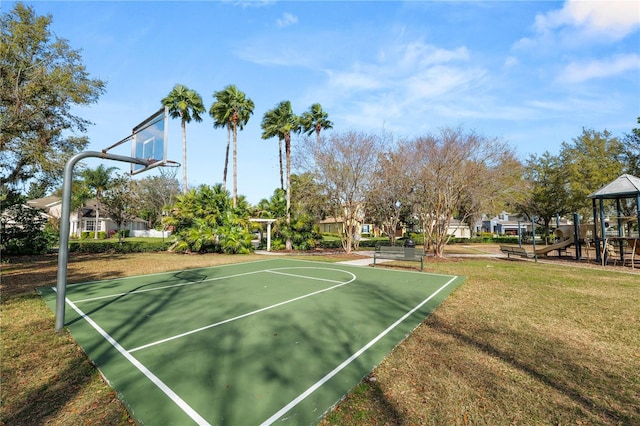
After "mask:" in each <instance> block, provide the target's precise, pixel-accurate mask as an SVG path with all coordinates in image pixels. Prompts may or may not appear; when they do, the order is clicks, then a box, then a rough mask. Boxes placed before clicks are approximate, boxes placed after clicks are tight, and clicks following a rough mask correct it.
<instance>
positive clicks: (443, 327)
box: [427, 315, 638, 424]
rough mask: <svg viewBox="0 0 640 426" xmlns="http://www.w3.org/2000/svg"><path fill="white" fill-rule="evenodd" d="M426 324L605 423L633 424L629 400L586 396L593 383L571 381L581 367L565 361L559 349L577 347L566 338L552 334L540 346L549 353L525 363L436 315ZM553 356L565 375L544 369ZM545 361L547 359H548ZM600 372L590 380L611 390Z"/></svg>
mask: <svg viewBox="0 0 640 426" xmlns="http://www.w3.org/2000/svg"><path fill="white" fill-rule="evenodd" d="M427 326H428V327H429V328H430V329H433V330H434V331H436V332H437V333H442V334H443V335H448V336H450V337H452V338H454V339H456V340H457V341H459V342H461V343H462V344H463V345H467V346H471V347H473V348H475V349H476V350H478V351H480V352H483V353H485V354H486V355H488V356H490V357H492V358H495V359H498V360H500V361H502V362H505V363H507V364H509V365H511V366H512V367H513V368H515V369H517V370H518V371H521V372H523V373H524V374H526V375H528V376H530V377H532V378H534V379H535V380H537V381H538V382H540V383H542V384H544V385H545V386H548V387H549V388H552V389H554V390H555V391H557V392H559V393H560V394H562V395H564V396H566V397H567V398H569V399H570V400H571V401H573V402H575V403H576V404H578V405H579V406H580V407H581V408H582V409H583V410H584V411H585V412H588V413H591V414H592V415H594V416H595V417H597V418H601V419H602V420H603V421H605V422H606V423H612V424H634V423H635V422H637V420H638V417H636V416H634V415H633V414H632V411H633V408H632V405H633V403H631V405H629V404H628V401H627V402H626V403H625V401H621V400H619V398H617V397H616V396H615V395H599V398H593V397H589V396H587V395H586V394H587V393H589V394H592V395H593V394H594V392H593V389H594V387H596V386H597V385H596V384H594V385H593V387H591V386H589V385H587V386H586V387H585V388H584V389H581V388H580V386H581V385H582V386H584V385H585V384H584V383H576V382H577V380H578V379H577V378H576V379H575V380H574V379H573V378H572V376H573V375H574V374H573V373H574V372H576V371H579V370H582V369H583V368H584V367H583V366H580V365H578V364H576V363H574V362H571V361H569V360H568V359H570V356H568V355H567V356H562V351H568V352H571V351H576V350H577V349H573V348H570V347H567V342H566V341H560V340H558V339H554V338H553V337H552V336H548V337H547V340H548V342H547V343H546V344H545V345H541V347H544V348H547V349H549V348H553V349H549V351H550V352H545V353H537V354H534V356H533V357H530V361H531V362H526V361H525V360H520V359H518V354H516V353H514V352H512V351H505V350H501V349H499V348H497V347H496V346H495V345H493V344H491V343H490V342H487V341H484V340H481V339H480V338H478V336H479V335H480V333H475V334H474V335H473V336H470V335H466V334H464V333H463V332H462V331H461V330H459V329H456V328H455V327H454V326H452V325H451V324H448V323H447V322H446V321H443V320H441V319H440V318H439V317H438V316H437V315H433V316H432V317H431V318H430V319H429V320H428V324H427ZM558 352H560V353H558ZM557 359H562V360H563V361H562V369H563V371H564V372H565V374H562V375H560V376H557V377H554V376H553V375H552V374H549V373H548V372H547V371H546V370H545V368H544V367H542V366H547V367H546V368H548V365H549V364H553V363H554V362H557ZM545 360H547V361H548V362H547V361H545ZM554 360H556V361H554ZM538 365H539V366H541V367H540V368H536V366H538ZM591 374H592V375H594V374H595V375H597V374H598V373H597V372H591ZM602 374H603V375H606V377H605V376H602V377H596V378H594V382H596V381H602V382H603V383H606V382H611V383H610V385H611V386H606V385H605V386H606V387H607V388H611V389H613V388H615V387H616V386H617V385H618V383H614V382H615V378H614V377H612V376H611V375H609V374H607V373H606V372H603V373H602ZM560 377H562V379H560ZM611 401H616V402H617V403H618V405H620V406H626V407H627V408H629V409H630V411H629V412H620V411H619V410H616V409H615V408H614V407H613V406H612V405H611ZM636 408H637V406H636ZM636 412H637V411H636Z"/></svg>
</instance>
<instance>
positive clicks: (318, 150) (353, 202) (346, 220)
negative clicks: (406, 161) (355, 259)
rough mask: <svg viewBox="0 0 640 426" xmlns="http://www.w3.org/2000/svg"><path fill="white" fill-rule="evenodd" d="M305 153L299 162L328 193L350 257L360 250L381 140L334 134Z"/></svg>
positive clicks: (309, 145) (310, 145)
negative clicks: (368, 193) (361, 235)
mask: <svg viewBox="0 0 640 426" xmlns="http://www.w3.org/2000/svg"><path fill="white" fill-rule="evenodd" d="M302 146H303V147H304V149H305V151H304V153H303V155H302V156H301V157H299V158H298V161H299V162H301V167H302V168H303V169H306V170H307V171H309V172H311V173H313V175H314V176H315V179H316V182H317V183H318V184H319V185H320V187H321V188H322V189H323V191H324V192H325V195H326V197H327V200H328V204H329V206H328V207H329V209H328V210H329V211H330V212H331V214H332V216H333V218H334V220H335V221H336V224H338V223H342V228H341V232H340V234H341V235H340V236H341V241H342V247H343V248H344V250H345V251H346V252H347V253H351V250H352V249H353V248H355V249H357V247H358V236H359V234H360V229H359V225H360V224H361V223H362V220H363V219H364V211H365V195H366V194H367V192H368V190H369V187H370V184H371V174H372V173H371V172H372V171H373V170H374V168H375V162H376V153H378V152H381V148H382V147H381V142H380V138H378V137H377V136H374V135H370V134H364V133H360V132H355V131H350V132H346V133H338V134H337V133H333V134H332V135H331V136H330V137H329V138H326V139H325V138H321V139H318V140H316V141H315V142H314V141H311V140H307V141H306V142H305V143H304V144H302Z"/></svg>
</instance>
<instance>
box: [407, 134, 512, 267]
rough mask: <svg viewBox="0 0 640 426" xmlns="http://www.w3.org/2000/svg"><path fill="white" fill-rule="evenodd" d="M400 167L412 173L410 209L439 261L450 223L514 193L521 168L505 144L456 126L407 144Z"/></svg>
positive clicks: (501, 201)
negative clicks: (402, 166) (403, 161)
mask: <svg viewBox="0 0 640 426" xmlns="http://www.w3.org/2000/svg"><path fill="white" fill-rule="evenodd" d="M407 148H408V149H407V154H408V157H406V164H407V167H409V169H410V170H411V172H412V174H413V178H412V180H413V183H414V187H413V192H412V194H413V197H414V199H413V205H414V213H415V214H416V215H417V216H418V218H419V221H420V224H421V228H422V231H423V234H424V240H425V251H426V250H427V249H432V250H433V253H434V255H435V256H437V257H442V253H443V249H444V246H445V245H446V244H447V243H448V242H449V240H450V238H451V235H450V233H449V232H450V225H451V223H452V220H453V219H458V220H460V222H461V223H469V221H470V219H471V218H473V217H474V216H476V215H477V214H478V213H480V212H483V211H485V210H487V209H491V207H492V206H491V204H494V206H493V207H494V208H495V203H497V202H500V203H504V202H506V201H507V200H508V199H509V198H510V197H511V195H512V194H513V193H516V192H517V187H516V186H515V185H516V183H517V182H518V181H519V177H520V176H521V167H519V162H518V161H517V160H516V159H515V155H514V153H513V152H512V151H511V149H510V148H509V147H508V145H507V144H506V143H505V142H502V141H500V140H497V139H488V138H486V137H484V136H482V135H478V134H476V133H474V132H464V131H463V129H462V128H445V129H443V130H441V132H440V134H438V135H428V136H425V137H421V138H417V139H415V140H414V141H413V142H411V143H409V144H408V147H407Z"/></svg>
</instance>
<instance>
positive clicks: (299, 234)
mask: <svg viewBox="0 0 640 426" xmlns="http://www.w3.org/2000/svg"><path fill="white" fill-rule="evenodd" d="M291 177H292V179H291V190H292V194H293V198H294V199H295V198H296V194H300V193H302V192H304V191H305V189H308V188H309V184H310V183H309V182H308V181H305V180H303V179H299V178H298V176H296V175H292V176H291ZM300 183H302V185H301V186H299V184H300ZM294 206H295V208H294V209H293V210H292V212H291V214H292V216H291V221H290V224H287V220H286V210H287V198H286V192H285V191H284V190H282V189H280V188H277V189H276V190H275V191H273V195H272V196H271V198H270V199H266V198H265V199H262V200H261V201H260V202H259V203H258V206H257V207H256V208H255V210H254V215H255V216H258V217H261V218H273V219H278V220H277V221H276V222H275V223H274V226H273V228H272V230H271V232H272V235H273V239H272V241H271V246H272V247H273V248H274V249H276V250H279V249H284V248H286V242H287V240H290V241H291V244H292V248H293V249H295V250H308V249H311V248H313V247H315V246H316V245H317V242H318V240H320V239H321V238H322V236H321V235H320V233H319V232H318V229H317V225H316V217H315V216H314V214H313V210H306V209H305V208H304V204H303V203H294ZM262 243H264V242H262Z"/></svg>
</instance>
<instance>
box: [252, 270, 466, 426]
mask: <svg viewBox="0 0 640 426" xmlns="http://www.w3.org/2000/svg"><path fill="white" fill-rule="evenodd" d="M456 278H458V277H457V276H454V277H453V278H451V279H450V280H449V281H447V283H446V284H444V285H443V286H442V287H440V288H439V289H438V290H436V291H435V292H434V293H433V294H431V296H429V297H427V298H426V299H424V300H423V301H422V302H420V303H419V304H418V305H417V306H416V307H414V308H413V309H411V310H410V311H409V312H407V313H406V314H404V315H403V316H402V317H401V318H400V319H399V320H397V321H396V322H394V323H393V324H391V325H390V326H389V327H387V328H386V329H385V330H384V331H383V332H382V333H380V334H378V335H377V336H376V337H375V338H374V339H373V340H371V341H370V342H369V343H367V344H366V345H364V346H363V347H362V348H360V350H358V351H357V352H356V353H354V354H353V355H351V356H350V357H349V358H347V359H346V360H344V361H343V362H342V364H340V365H338V366H337V367H336V368H334V369H333V370H332V371H331V372H329V373H328V374H327V375H326V376H324V377H323V378H321V379H320V380H318V381H317V382H316V383H314V384H313V385H312V386H311V387H310V388H309V389H307V390H306V391H304V392H302V393H301V394H300V395H299V396H298V397H297V398H295V399H294V400H293V401H291V402H290V403H288V404H287V405H285V406H284V407H282V408H281V409H280V410H279V411H278V412H277V413H275V414H274V415H273V416H271V417H269V418H268V419H267V420H265V421H264V422H262V423H261V425H260V426H267V425H270V424H272V423H273V422H275V421H276V420H278V419H279V418H280V417H282V416H283V415H285V414H286V413H287V412H288V411H289V410H291V409H292V408H294V407H295V406H296V405H298V404H299V403H300V402H302V401H303V400H304V399H305V398H306V397H308V396H309V395H311V394H312V393H313V392H315V391H316V390H317V389H318V388H319V387H320V386H322V385H323V384H325V383H326V382H328V381H329V380H330V379H331V378H332V377H333V376H335V375H336V374H338V373H339V372H340V371H342V370H343V369H344V368H345V367H347V366H348V365H349V364H351V362H353V361H354V360H355V359H356V358H358V357H359V356H360V355H362V354H363V353H364V352H365V351H366V350H367V349H369V348H370V347H371V346H373V345H374V344H375V343H376V342H378V341H379V340H380V339H382V338H383V337H384V336H385V335H387V334H388V333H389V332H390V331H391V330H393V329H394V328H396V327H397V326H398V325H399V324H400V323H401V322H402V321H404V320H405V319H407V318H408V317H409V316H410V315H412V314H413V313H414V312H415V311H417V310H418V309H420V308H421V307H422V306H423V305H424V304H425V303H427V302H428V301H429V300H431V299H432V298H433V297H434V296H435V295H436V294H438V293H440V291H442V290H443V289H444V288H445V287H447V286H448V285H449V284H451V283H452V282H453V281H454V280H455V279H456Z"/></svg>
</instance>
